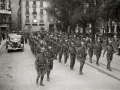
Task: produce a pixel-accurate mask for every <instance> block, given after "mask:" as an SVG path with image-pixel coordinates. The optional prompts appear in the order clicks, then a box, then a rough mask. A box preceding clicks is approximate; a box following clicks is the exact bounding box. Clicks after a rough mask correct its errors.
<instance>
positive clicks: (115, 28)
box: [114, 25, 117, 33]
mask: <svg viewBox="0 0 120 90" xmlns="http://www.w3.org/2000/svg"><path fill="white" fill-rule="evenodd" d="M116 32H117V25H115V26H114V33H116Z"/></svg>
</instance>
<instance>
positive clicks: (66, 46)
mask: <svg viewBox="0 0 120 90" xmlns="http://www.w3.org/2000/svg"><path fill="white" fill-rule="evenodd" d="M68 50H69V46H68V41H67V40H65V43H64V44H63V53H64V64H65V65H66V63H67V59H68Z"/></svg>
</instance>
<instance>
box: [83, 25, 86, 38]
mask: <svg viewBox="0 0 120 90" xmlns="http://www.w3.org/2000/svg"><path fill="white" fill-rule="evenodd" d="M85 28H86V25H85V24H83V36H86V31H85Z"/></svg>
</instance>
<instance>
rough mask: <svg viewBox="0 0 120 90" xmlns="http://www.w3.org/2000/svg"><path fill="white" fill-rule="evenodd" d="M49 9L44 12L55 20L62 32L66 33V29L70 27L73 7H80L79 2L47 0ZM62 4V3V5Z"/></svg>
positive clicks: (77, 0) (72, 0)
mask: <svg viewBox="0 0 120 90" xmlns="http://www.w3.org/2000/svg"><path fill="white" fill-rule="evenodd" d="M48 1H49V3H50V7H48V8H46V9H45V10H46V11H47V12H48V14H49V15H51V16H52V17H53V18H54V19H55V20H56V23H57V25H59V27H60V29H61V30H62V31H63V32H67V29H68V27H72V25H73V24H72V23H71V22H70V21H71V18H72V15H73V13H74V9H75V7H77V6H78V5H80V4H81V3H80V2H79V1H80V0H48ZM63 2H64V3H63Z"/></svg>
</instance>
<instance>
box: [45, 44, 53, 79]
mask: <svg viewBox="0 0 120 90" xmlns="http://www.w3.org/2000/svg"><path fill="white" fill-rule="evenodd" d="M51 48H52V47H50V46H49V47H48V49H49V50H48V51H47V53H46V58H47V60H48V64H47V67H46V70H47V80H48V81H49V79H50V78H49V75H50V71H51V70H52V69H53V60H54V59H55V55H54V53H53V51H52V49H51Z"/></svg>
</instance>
